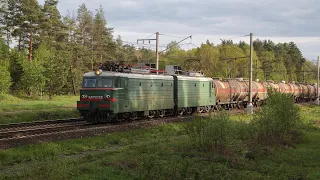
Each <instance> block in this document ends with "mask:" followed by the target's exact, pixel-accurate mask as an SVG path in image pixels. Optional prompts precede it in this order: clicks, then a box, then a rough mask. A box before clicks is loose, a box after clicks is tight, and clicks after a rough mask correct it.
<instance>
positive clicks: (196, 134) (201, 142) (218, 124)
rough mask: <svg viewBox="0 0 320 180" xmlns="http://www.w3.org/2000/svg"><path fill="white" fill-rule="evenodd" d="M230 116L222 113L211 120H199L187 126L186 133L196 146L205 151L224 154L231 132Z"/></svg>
mask: <svg viewBox="0 0 320 180" xmlns="http://www.w3.org/2000/svg"><path fill="white" fill-rule="evenodd" d="M231 129H232V127H231V122H230V119H229V115H228V114H227V113H225V112H221V113H219V114H218V115H216V116H212V117H210V118H199V119H196V120H195V121H193V122H191V123H190V124H187V126H186V131H187V134H188V136H189V138H190V140H191V142H192V143H193V145H194V146H196V147H197V148H199V149H200V150H203V151H212V150H213V151H215V152H216V153H217V154H220V153H223V152H224V150H225V147H226V145H227V144H228V140H229V139H228V138H229V137H230V135H231V134H230V132H231Z"/></svg>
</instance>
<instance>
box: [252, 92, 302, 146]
mask: <svg viewBox="0 0 320 180" xmlns="http://www.w3.org/2000/svg"><path fill="white" fill-rule="evenodd" d="M268 94H269V95H268V98H267V101H266V105H265V106H263V107H262V109H261V111H259V112H258V113H257V114H256V116H255V117H254V118H253V120H252V125H253V128H254V130H253V131H254V134H253V138H254V140H255V141H256V143H258V144H265V145H271V146H273V145H277V144H285V145H286V144H290V143H291V142H292V141H293V140H295V139H297V137H298V136H299V135H301V125H302V121H301V118H300V112H299V111H300V109H299V107H297V105H295V104H294V102H293V98H292V96H290V95H288V94H282V93H279V92H272V91H269V93H268Z"/></svg>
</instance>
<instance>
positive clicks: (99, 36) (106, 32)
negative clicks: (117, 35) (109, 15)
mask: <svg viewBox="0 0 320 180" xmlns="http://www.w3.org/2000/svg"><path fill="white" fill-rule="evenodd" d="M106 26H107V21H106V19H105V17H104V11H103V9H102V7H101V6H100V8H99V9H98V10H97V12H96V15H95V17H94V25H93V52H94V57H95V58H94V63H95V64H98V63H102V62H103V61H105V60H110V59H115V57H116V48H117V46H116V44H115V43H114V42H113V40H112V29H108V28H107V27H106Z"/></svg>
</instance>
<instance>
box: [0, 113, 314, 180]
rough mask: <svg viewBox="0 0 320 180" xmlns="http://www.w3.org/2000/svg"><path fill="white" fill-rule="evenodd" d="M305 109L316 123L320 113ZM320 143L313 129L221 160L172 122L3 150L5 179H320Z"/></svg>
mask: <svg viewBox="0 0 320 180" xmlns="http://www.w3.org/2000/svg"><path fill="white" fill-rule="evenodd" d="M302 109H303V110H302V114H304V115H305V117H306V118H307V119H308V120H310V121H312V120H314V119H316V118H317V116H318V115H317V113H315V112H318V111H320V108H319V107H306V108H305V107H303V108H302ZM247 118H248V116H246V115H243V116H242V115H237V116H231V119H235V120H236V121H238V120H239V119H244V120H245V119H247ZM319 139H320V129H319V128H318V127H316V126H313V127H312V128H309V129H306V135H305V136H304V137H303V138H302V139H301V140H300V141H299V143H298V144H296V145H295V146H293V147H283V149H282V148H280V149H279V148H275V149H273V150H272V149H271V150H270V151H268V152H265V153H261V154H259V155H258V156H255V158H254V159H248V158H247V157H245V152H243V153H239V154H236V155H232V156H230V155H228V154H227V155H225V156H217V155H216V154H215V153H212V152H210V151H209V152H203V151H202V152H200V151H199V150H198V149H197V148H195V147H193V146H192V143H190V140H189V137H188V135H187V132H186V131H185V123H174V124H166V125H162V126H159V127H154V128H148V129H140V130H133V131H127V132H120V133H112V134H107V135H102V136H98V137H91V138H85V139H76V140H66V141H61V142H55V143H44V144H40V145H29V146H25V147H19V148H15V149H9V150H0V179H105V178H107V179H320V143H318V141H319ZM238 146H239V148H240V149H241V146H243V145H241V144H238ZM16 169H19V170H18V171H17V170H16Z"/></svg>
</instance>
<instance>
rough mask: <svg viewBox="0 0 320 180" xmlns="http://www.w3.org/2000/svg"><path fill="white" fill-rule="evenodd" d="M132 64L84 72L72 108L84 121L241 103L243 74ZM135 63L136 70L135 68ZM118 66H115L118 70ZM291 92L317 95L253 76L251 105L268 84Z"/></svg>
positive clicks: (298, 97)
mask: <svg viewBox="0 0 320 180" xmlns="http://www.w3.org/2000/svg"><path fill="white" fill-rule="evenodd" d="M143 68H144V69H143V70H141V69H142V67H134V68H133V67H131V68H129V69H130V70H132V71H133V72H134V73H131V72H130V70H129V71H128V69H126V71H125V72H123V71H121V70H120V69H122V70H123V69H124V68H119V67H116V68H113V70H112V71H110V69H108V70H107V71H106V70H103V69H98V70H96V71H93V72H88V73H85V74H84V75H83V85H82V88H81V90H80V101H78V102H77V109H78V111H79V112H80V114H81V116H82V117H83V118H85V119H86V120H87V121H89V122H96V123H98V122H111V121H123V120H136V119H138V118H142V117H147V118H154V117H164V116H176V115H183V114H192V113H194V112H198V113H202V112H210V111H213V110H220V109H222V108H224V109H233V108H239V109H242V108H246V106H247V104H248V85H249V82H248V81H247V80H244V79H241V78H236V79H225V80H222V79H216V78H208V77H204V76H203V74H201V73H198V72H185V73H183V72H182V71H181V68H180V67H179V66H167V68H166V70H167V71H169V72H167V73H166V74H155V73H157V72H156V71H154V70H152V69H148V67H143ZM138 69H140V70H141V71H140V72H141V73H139V71H138ZM118 70H119V71H118ZM268 88H272V89H275V91H278V92H281V93H287V94H290V95H292V97H293V99H294V100H295V101H296V102H302V101H311V100H315V99H316V89H317V88H316V85H307V84H295V83H284V82H281V83H274V82H272V81H269V82H263V83H260V82H255V81H254V82H253V83H252V102H253V105H255V106H259V105H261V104H263V102H264V100H265V99H266V98H267V89H268Z"/></svg>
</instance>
